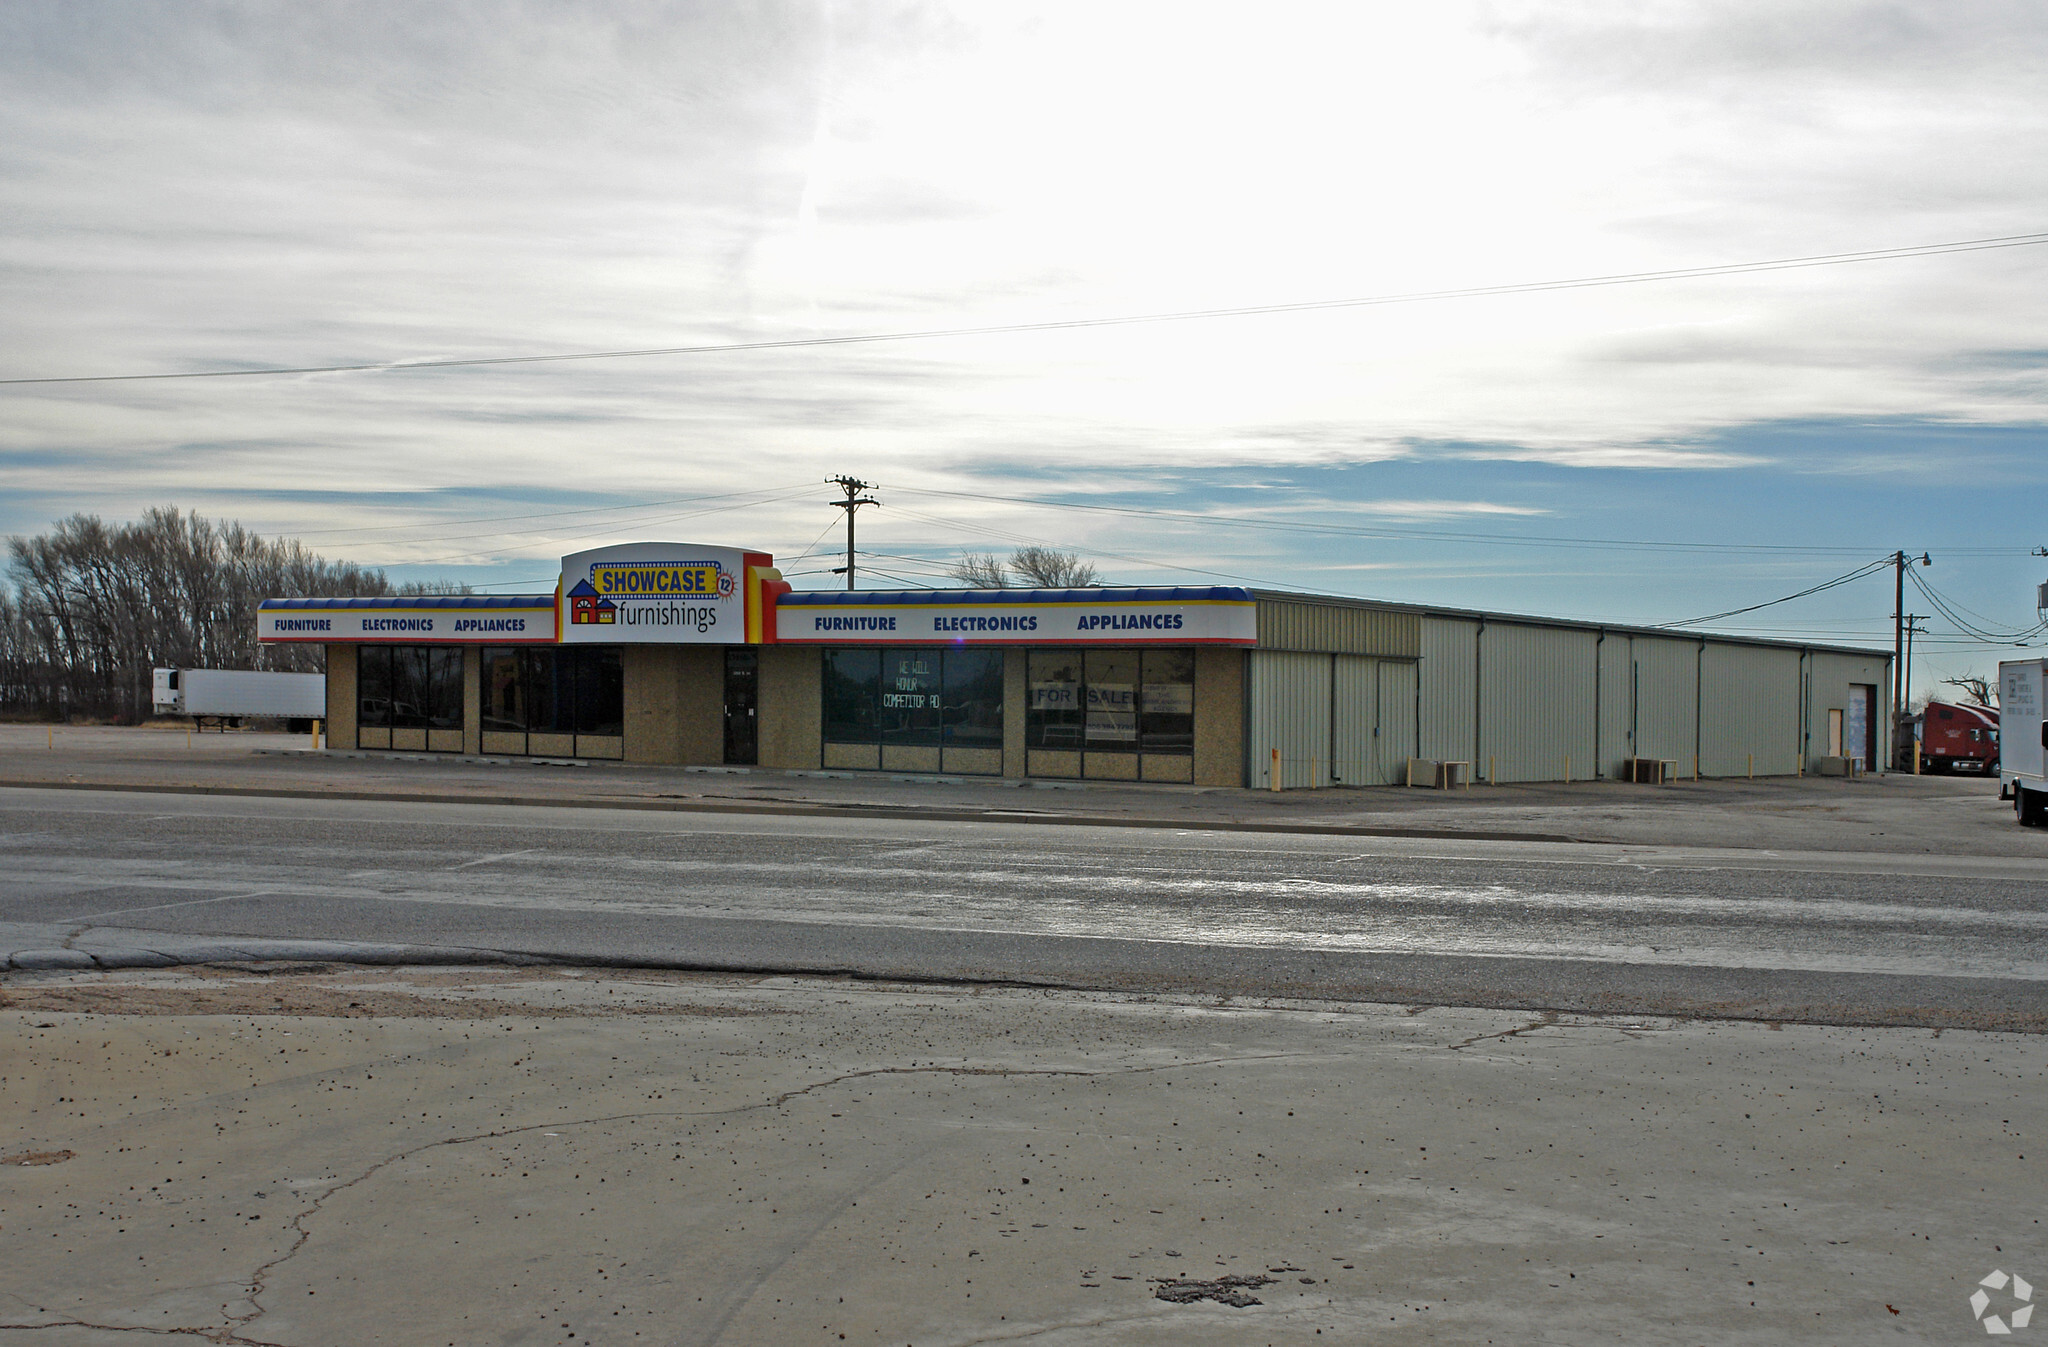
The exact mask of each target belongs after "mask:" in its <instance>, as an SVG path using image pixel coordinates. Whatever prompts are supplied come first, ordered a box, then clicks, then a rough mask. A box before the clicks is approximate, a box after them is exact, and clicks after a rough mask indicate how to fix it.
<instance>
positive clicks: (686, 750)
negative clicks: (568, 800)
mask: <svg viewBox="0 0 2048 1347" xmlns="http://www.w3.org/2000/svg"><path fill="white" fill-rule="evenodd" d="M622 655H623V661H624V673H625V683H626V686H625V693H626V726H625V728H626V735H625V738H626V761H628V762H646V763H667V764H677V765H691V766H697V765H715V764H717V763H720V762H723V761H724V760H725V649H724V647H722V646H715V645H629V646H625V647H623V650H622ZM534 751H535V752H536V753H537V752H539V750H538V749H535V750H534Z"/></svg>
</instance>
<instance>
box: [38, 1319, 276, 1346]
mask: <svg viewBox="0 0 2048 1347" xmlns="http://www.w3.org/2000/svg"><path fill="white" fill-rule="evenodd" d="M48 1328H87V1329H91V1330H92V1331H93V1332H95V1333H142V1334H146V1335H148V1336H150V1337H155V1338H200V1339H203V1340H204V1341H207V1342H218V1343H226V1344H230V1347H285V1344H284V1343H280V1342H271V1341H269V1340H267V1339H264V1338H245V1337H242V1336H241V1335H240V1334H238V1333H236V1332H234V1331H233V1330H232V1329H228V1328H221V1327H213V1328H199V1327H178V1328H152V1327H149V1326H148V1325H145V1324H101V1323H95V1322H93V1321H92V1320H90V1319H49V1320H45V1321H44V1322H42V1323H39V1324H11V1323H0V1333H34V1332H38V1331H41V1330H43V1329H48Z"/></svg>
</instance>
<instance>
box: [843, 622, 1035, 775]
mask: <svg viewBox="0 0 2048 1347" xmlns="http://www.w3.org/2000/svg"><path fill="white" fill-rule="evenodd" d="M823 696H824V737H825V742H826V743H829V744H889V745H898V746H905V747H924V748H931V747H938V746H941V745H943V746H945V747H948V748H988V749H996V750H998V751H1000V750H1001V748H1002V746H1003V652H1002V651H1000V650H952V649H947V648H945V647H943V646H932V647H912V648H898V649H889V650H827V651H826V652H825V660H824V670H823Z"/></svg>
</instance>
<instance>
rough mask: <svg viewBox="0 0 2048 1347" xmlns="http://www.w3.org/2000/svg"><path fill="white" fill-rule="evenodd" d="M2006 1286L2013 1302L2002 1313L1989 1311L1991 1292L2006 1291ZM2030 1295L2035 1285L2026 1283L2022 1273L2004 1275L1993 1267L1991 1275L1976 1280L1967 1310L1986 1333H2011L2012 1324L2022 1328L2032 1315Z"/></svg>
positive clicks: (1994, 1334) (1999, 1335)
mask: <svg viewBox="0 0 2048 1347" xmlns="http://www.w3.org/2000/svg"><path fill="white" fill-rule="evenodd" d="M1987 1288H1988V1290H1987ZM2008 1288H2010V1291H2011V1297H2012V1301H2013V1302H2014V1303H2013V1304H2011V1305H2010V1306H2009V1307H2007V1309H2006V1311H2005V1313H2004V1314H2003V1315H2002V1316H2001V1315H1998V1314H1993V1313H1989V1312H1988V1311H1990V1309H1991V1304H1992V1301H1991V1295H1990V1292H1991V1291H2005V1290H2007V1289H2008ZM2033 1299H2034V1288H2033V1287H2032V1286H2030V1285H2028V1284H2027V1279H2026V1278H2025V1277H2022V1276H2020V1275H2019V1274H2018V1273H2013V1274H2012V1275H2011V1276H2007V1275H2006V1274H2005V1273H2004V1272H2001V1271H2000V1270H1999V1269H1997V1268H1993V1269H1992V1270H1991V1275H1990V1276H1988V1277H1986V1278H1984V1280H1982V1281H1980V1282H1978V1283H1977V1289H1976V1290H1975V1291H1972V1292H1971V1293H1970V1310H1971V1312H1972V1313H1974V1314H1975V1315H1976V1316H1977V1322H1978V1323H1980V1324H1982V1325H1984V1331H1985V1332H1986V1333H1989V1334H1991V1335H1992V1336H1993V1337H2002V1336H2005V1335H2007V1334H2010V1333H2011V1332H2012V1330H2013V1329H2015V1328H2025V1327H2026V1326H2027V1324H2028V1323H2029V1322H2030V1321H2031V1320H2032V1319H2033V1317H2034V1307H2033V1305H2032V1304H2031V1303H2030V1302H2031V1301H2032V1300H2033ZM2008 1325H2010V1327H2008Z"/></svg>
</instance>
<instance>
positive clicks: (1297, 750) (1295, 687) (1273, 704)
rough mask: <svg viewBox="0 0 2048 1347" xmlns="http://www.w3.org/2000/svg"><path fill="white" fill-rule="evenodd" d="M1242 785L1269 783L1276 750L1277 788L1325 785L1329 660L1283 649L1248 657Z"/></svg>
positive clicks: (1261, 786)
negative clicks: (1248, 718) (1247, 719)
mask: <svg viewBox="0 0 2048 1347" xmlns="http://www.w3.org/2000/svg"><path fill="white" fill-rule="evenodd" d="M1245 738H1246V744H1245V747H1246V756H1247V757H1248V758H1249V759H1250V761H1249V762H1248V763H1247V764H1246V766H1247V767H1248V768H1249V769H1250V770H1249V772H1248V773H1247V780H1246V784H1248V785H1250V786H1252V787H1253V788H1254V789H1258V790H1265V789H1268V788H1269V787H1270V786H1271V785H1272V783H1273V775H1272V762H1273V750H1274V749H1276V748H1277V749H1279V750H1280V762H1281V768H1280V771H1281V776H1280V784H1281V788H1282V789H1285V790H1299V789H1302V788H1304V787H1317V786H1327V785H1329V784H1330V657H1329V656H1328V655H1310V654H1297V653H1294V652H1291V651H1282V650H1254V651H1252V652H1251V723H1250V724H1249V725H1247V726H1245Z"/></svg>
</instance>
